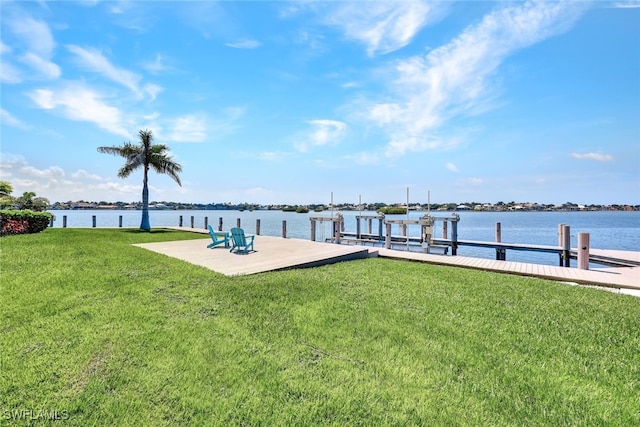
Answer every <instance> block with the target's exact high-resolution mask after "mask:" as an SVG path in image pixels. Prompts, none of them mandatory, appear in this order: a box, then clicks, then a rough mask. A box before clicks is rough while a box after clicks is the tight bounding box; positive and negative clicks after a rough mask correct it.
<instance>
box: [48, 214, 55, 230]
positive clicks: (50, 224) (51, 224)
mask: <svg viewBox="0 0 640 427" xmlns="http://www.w3.org/2000/svg"><path fill="white" fill-rule="evenodd" d="M54 218H55V215H51V221H49V227H53V219H54Z"/></svg>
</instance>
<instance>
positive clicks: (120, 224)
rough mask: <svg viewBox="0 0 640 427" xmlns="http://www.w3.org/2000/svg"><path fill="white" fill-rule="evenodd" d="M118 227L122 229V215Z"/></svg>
mask: <svg viewBox="0 0 640 427" xmlns="http://www.w3.org/2000/svg"><path fill="white" fill-rule="evenodd" d="M118 227H120V228H122V215H120V216H119V217H118Z"/></svg>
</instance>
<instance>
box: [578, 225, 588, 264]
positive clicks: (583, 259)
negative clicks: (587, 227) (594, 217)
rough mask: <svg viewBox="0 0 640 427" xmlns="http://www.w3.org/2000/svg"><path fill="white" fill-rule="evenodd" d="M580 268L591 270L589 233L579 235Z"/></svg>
mask: <svg viewBox="0 0 640 427" xmlns="http://www.w3.org/2000/svg"><path fill="white" fill-rule="evenodd" d="M578 268H579V269H581V270H588V269H589V233H578Z"/></svg>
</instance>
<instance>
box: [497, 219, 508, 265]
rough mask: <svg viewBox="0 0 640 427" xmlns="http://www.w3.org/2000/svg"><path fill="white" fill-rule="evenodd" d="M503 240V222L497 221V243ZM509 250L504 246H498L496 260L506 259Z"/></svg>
mask: <svg viewBox="0 0 640 427" xmlns="http://www.w3.org/2000/svg"><path fill="white" fill-rule="evenodd" d="M500 242H502V224H500V223H499V222H496V243H500ZM506 259H507V250H506V249H504V248H496V260H498V261H506Z"/></svg>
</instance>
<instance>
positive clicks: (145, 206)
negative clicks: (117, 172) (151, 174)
mask: <svg viewBox="0 0 640 427" xmlns="http://www.w3.org/2000/svg"><path fill="white" fill-rule="evenodd" d="M140 230H142V231H151V222H150V221H149V187H148V186H147V168H146V167H145V168H144V178H143V180H142V222H141V223H140Z"/></svg>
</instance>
